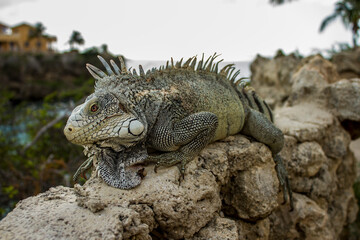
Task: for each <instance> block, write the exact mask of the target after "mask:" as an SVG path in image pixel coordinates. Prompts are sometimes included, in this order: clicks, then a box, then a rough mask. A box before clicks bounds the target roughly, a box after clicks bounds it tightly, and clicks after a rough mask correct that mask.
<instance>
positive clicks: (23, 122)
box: [0, 48, 115, 219]
mask: <svg viewBox="0 0 360 240" xmlns="http://www.w3.org/2000/svg"><path fill="white" fill-rule="evenodd" d="M98 54H102V55H103V56H104V54H103V53H101V52H99V50H98V49H97V48H92V49H90V50H87V51H86V52H84V53H78V52H71V53H64V54H52V55H49V54H47V55H42V54H17V55H11V54H2V55H0V84H1V85H2V88H1V90H0V219H1V218H3V217H4V216H5V215H6V214H7V213H8V212H9V211H11V210H12V208H14V206H15V204H16V203H17V202H18V201H19V200H21V199H24V198H26V197H29V196H32V195H36V194H38V193H40V192H43V191H46V190H48V189H49V188H50V187H52V186H57V185H64V186H72V185H73V182H72V176H73V174H74V172H75V171H76V169H77V168H78V167H79V165H80V164H81V163H82V162H83V161H84V160H85V156H84V155H83V153H82V150H83V148H82V147H81V146H76V145H74V144H71V143H70V142H68V141H67V139H66V138H65V136H64V134H63V128H64V126H65V124H66V121H67V117H66V116H65V117H64V118H62V119H61V120H60V121H58V122H56V123H55V124H54V125H53V126H51V127H50V128H48V129H47V130H46V131H45V132H44V133H43V134H42V135H41V137H40V138H38V140H37V141H36V142H35V143H34V144H32V145H31V146H30V147H29V148H27V149H26V150H25V146H26V145H27V144H29V143H30V142H31V141H32V140H33V139H34V138H35V136H36V135H37V134H38V132H39V130H40V129H41V128H42V127H44V126H45V125H46V124H48V123H49V122H51V121H52V120H54V119H55V118H57V117H58V116H59V115H60V114H64V111H69V110H70V109H71V107H70V108H69V106H70V105H71V104H70V103H73V104H72V105H74V103H75V104H78V103H80V102H81V101H83V99H84V97H86V96H87V95H89V94H90V93H91V92H93V90H94V88H93V86H94V80H93V79H92V78H90V76H89V74H88V73H87V72H86V69H85V63H87V62H91V63H97V62H98V60H97V57H96V56H97V55H98ZM106 55H107V53H105V58H109V57H111V58H115V57H114V56H110V55H108V56H106Z"/></svg>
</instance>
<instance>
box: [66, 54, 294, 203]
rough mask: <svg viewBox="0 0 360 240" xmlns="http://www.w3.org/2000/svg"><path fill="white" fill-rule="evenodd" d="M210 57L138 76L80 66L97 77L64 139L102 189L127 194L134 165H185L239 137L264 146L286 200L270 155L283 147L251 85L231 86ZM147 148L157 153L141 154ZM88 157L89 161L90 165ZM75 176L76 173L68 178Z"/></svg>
mask: <svg viewBox="0 0 360 240" xmlns="http://www.w3.org/2000/svg"><path fill="white" fill-rule="evenodd" d="M216 57H217V56H216V55H214V56H212V57H210V58H208V59H207V60H206V61H204V58H203V59H202V60H200V61H199V63H196V61H197V60H196V58H190V59H189V60H188V61H186V62H185V63H184V64H182V63H181V61H180V62H177V63H176V64H175V65H174V64H173V62H172V61H171V65H169V63H168V64H167V66H166V67H164V66H162V67H160V69H159V70H158V69H153V70H152V71H149V72H148V73H146V74H145V73H144V72H143V70H142V67H141V66H139V69H140V75H137V74H136V72H135V71H134V73H133V74H131V73H130V72H128V71H127V69H126V67H125V64H124V62H123V60H122V59H121V58H120V62H121V69H120V68H119V67H118V66H117V65H116V64H115V63H114V62H113V61H112V60H111V61H110V63H111V65H112V68H111V67H110V65H108V64H107V63H106V61H105V60H104V59H103V58H102V57H100V56H99V59H100V60H101V62H102V63H103V65H104V66H105V68H106V71H107V74H105V73H104V72H102V71H101V70H99V69H98V68H96V67H94V66H92V65H89V64H87V68H88V70H89V72H90V73H91V74H92V75H93V76H94V78H95V79H96V80H97V81H96V84H95V92H94V93H93V94H92V95H90V96H89V97H88V98H87V99H86V100H85V103H84V104H82V105H80V106H78V107H76V108H75V109H74V110H73V112H72V114H71V116H70V117H69V120H68V122H67V125H66V127H65V129H64V133H65V135H66V137H67V138H68V140H69V141H71V142H73V143H75V144H79V145H83V146H84V147H85V150H86V151H84V153H85V155H86V156H88V157H89V159H88V161H87V162H86V163H84V164H83V165H82V166H81V169H80V171H83V170H86V168H88V167H89V166H91V165H92V163H93V162H96V163H97V164H96V170H97V172H98V174H99V175H100V176H101V178H102V179H103V180H104V181H105V182H107V183H108V184H109V185H111V186H114V187H117V188H121V189H130V188H133V187H136V186H137V185H138V184H140V182H141V179H142V178H143V177H144V176H143V168H142V164H144V163H145V162H147V163H148V162H154V163H156V165H155V171H156V169H157V168H158V167H159V166H172V165H175V164H178V163H180V170H181V172H182V174H183V173H184V168H185V165H186V163H187V162H188V161H190V160H192V159H193V158H194V157H195V156H196V155H198V154H199V152H200V151H201V150H202V149H203V148H204V147H205V146H206V145H207V144H208V143H209V142H211V141H216V140H218V139H223V138H225V137H227V136H229V135H233V134H236V133H239V132H242V133H244V134H246V135H249V136H252V137H254V138H255V139H257V140H258V141H260V142H263V143H264V144H266V145H268V146H269V148H270V149H271V151H272V153H273V156H274V159H275V161H276V163H277V167H276V170H277V172H278V176H279V180H280V183H281V184H282V186H283V190H284V198H285V200H286V199H287V195H286V191H285V190H286V189H287V191H288V193H289V196H290V203H291V205H292V197H291V190H290V187H289V183H288V179H287V173H286V170H285V168H284V167H283V165H282V160H281V158H280V157H279V156H278V155H277V153H278V152H280V151H281V149H282V147H283V144H284V137H283V134H282V132H281V131H280V130H279V129H278V128H276V127H275V125H274V124H273V123H272V120H273V119H272V113H271V110H270V108H269V107H268V106H267V104H266V103H265V102H264V101H263V100H262V99H261V98H259V97H258V96H257V95H256V94H255V92H254V91H253V90H252V89H251V88H247V87H246V88H245V87H243V86H242V85H241V84H242V83H241V81H236V80H235V79H236V76H237V75H238V73H239V71H237V72H235V73H234V74H232V73H233V71H234V67H233V66H232V65H227V66H225V67H224V68H223V69H222V70H221V71H220V72H219V71H218V64H219V62H217V63H213V61H214V59H215V58H216ZM148 149H155V150H158V151H161V152H164V153H162V154H158V155H155V156H153V155H152V156H149V155H148V153H147V150H148ZM94 160H96V161H94ZM78 175H79V174H78V172H77V173H76V175H75V177H77V176H78Z"/></svg>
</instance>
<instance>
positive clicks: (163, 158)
mask: <svg viewBox="0 0 360 240" xmlns="http://www.w3.org/2000/svg"><path fill="white" fill-rule="evenodd" d="M217 126H218V119H217V116H216V115H215V114H213V113H210V112H199V113H195V114H191V115H189V116H187V117H185V118H184V119H182V120H180V121H178V122H176V123H175V124H173V125H172V126H158V127H157V128H156V130H154V132H155V133H154V136H153V137H152V139H153V140H152V145H153V147H154V148H156V149H158V150H161V151H168V152H167V153H163V154H160V155H157V156H149V158H148V159H147V160H146V161H147V162H155V163H156V165H155V168H154V170H155V172H156V169H157V168H158V167H160V166H172V165H175V164H178V163H181V166H180V171H181V174H182V175H183V174H184V171H185V165H186V163H187V162H189V161H190V160H192V159H193V158H194V157H195V156H197V155H198V154H199V153H200V151H201V150H202V149H203V148H204V147H205V146H206V145H207V144H208V143H209V142H210V141H211V140H212V138H213V136H214V134H215V131H216V129H217Z"/></svg>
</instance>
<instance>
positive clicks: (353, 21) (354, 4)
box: [320, 0, 360, 48]
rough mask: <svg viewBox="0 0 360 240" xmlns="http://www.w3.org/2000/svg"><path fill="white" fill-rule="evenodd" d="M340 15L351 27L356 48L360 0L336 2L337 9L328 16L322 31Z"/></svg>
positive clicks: (346, 24)
mask: <svg viewBox="0 0 360 240" xmlns="http://www.w3.org/2000/svg"><path fill="white" fill-rule="evenodd" d="M338 17H340V18H341V20H342V22H343V23H344V25H345V27H346V28H349V29H351V31H352V39H353V46H354V48H356V47H357V43H356V42H357V38H358V37H359V25H360V1H359V0H342V1H338V2H336V3H335V11H334V13H333V14H331V15H330V16H328V17H326V18H325V19H324V20H323V21H322V23H321V25H320V32H322V31H324V29H325V28H326V27H327V26H328V25H329V24H330V23H332V22H333V21H334V20H335V19H336V18H338Z"/></svg>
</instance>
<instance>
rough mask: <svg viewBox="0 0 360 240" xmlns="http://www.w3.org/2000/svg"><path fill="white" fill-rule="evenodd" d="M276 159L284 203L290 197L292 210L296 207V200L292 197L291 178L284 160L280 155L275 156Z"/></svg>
mask: <svg viewBox="0 0 360 240" xmlns="http://www.w3.org/2000/svg"><path fill="white" fill-rule="evenodd" d="M274 161H275V163H276V166H275V169H276V173H277V175H278V179H279V182H280V185H281V187H282V191H283V198H284V201H283V204H286V203H287V202H288V200H289V198H290V211H292V210H293V209H294V202H293V197H292V191H291V187H290V180H289V178H288V173H287V171H286V168H285V166H284V163H283V160H282V158H281V157H280V156H279V155H276V156H275V157H274Z"/></svg>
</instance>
